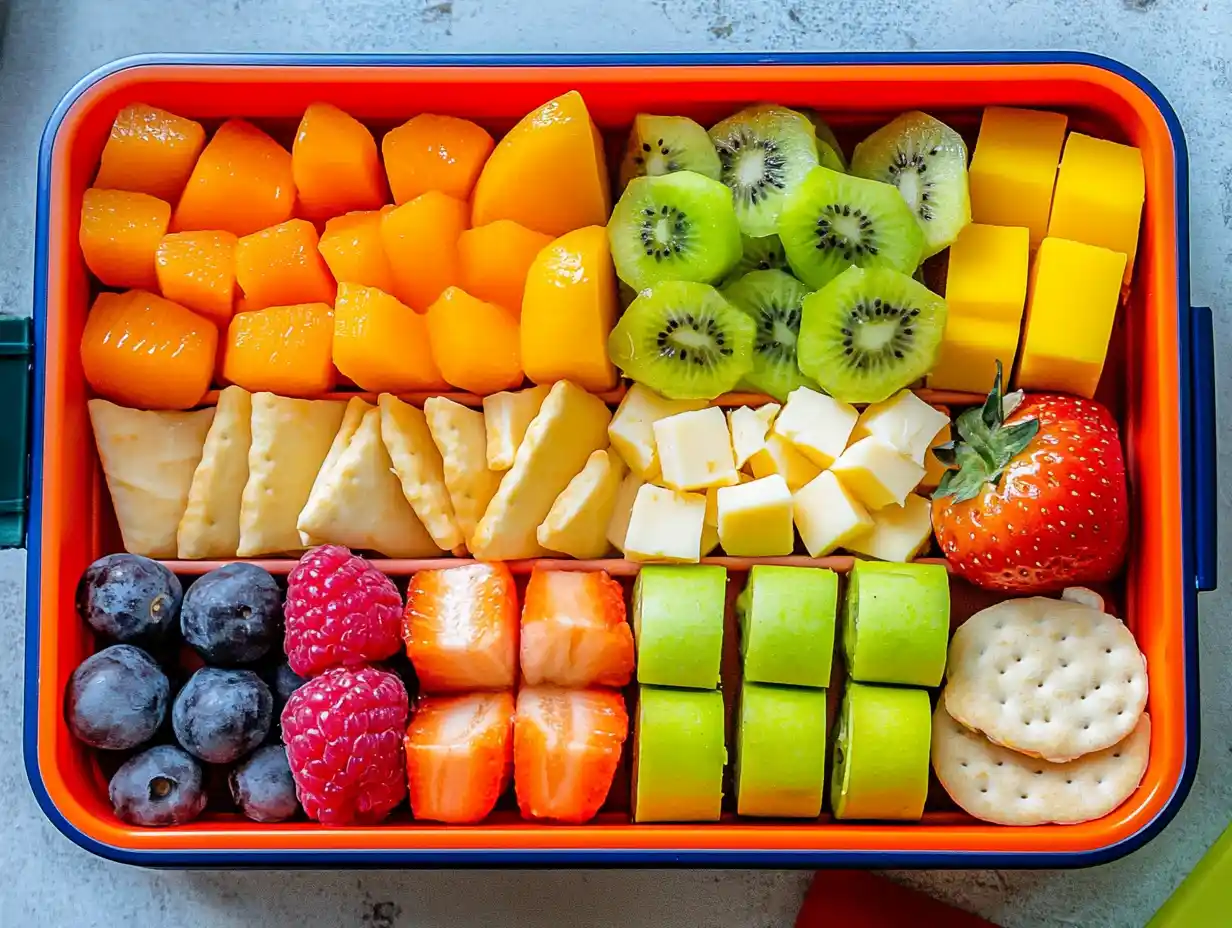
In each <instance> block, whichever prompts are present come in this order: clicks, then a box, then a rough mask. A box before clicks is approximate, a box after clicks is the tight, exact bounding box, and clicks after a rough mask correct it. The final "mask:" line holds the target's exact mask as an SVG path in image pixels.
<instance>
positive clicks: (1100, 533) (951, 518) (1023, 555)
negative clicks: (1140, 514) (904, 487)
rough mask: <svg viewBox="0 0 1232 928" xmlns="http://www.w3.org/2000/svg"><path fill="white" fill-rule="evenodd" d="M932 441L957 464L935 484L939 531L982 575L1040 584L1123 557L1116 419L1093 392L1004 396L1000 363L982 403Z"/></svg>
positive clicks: (1105, 575) (951, 551) (1074, 581)
mask: <svg viewBox="0 0 1232 928" xmlns="http://www.w3.org/2000/svg"><path fill="white" fill-rule="evenodd" d="M956 427H957V430H958V435H959V438H958V439H957V440H956V441H952V442H947V443H946V444H944V445H941V446H939V447H937V448H935V449H933V453H934V454H936V456H937V458H938V459H939V460H940V461H941V462H942V463H943V464H945V465H946V466H947V467H949V468H951V469H949V470H947V471H946V473H945V474H944V476H943V477H942V479H941V483H940V485H939V486H938V487H937V489H936V491H935V492H934V493H933V511H932V514H933V530H934V531H935V532H936V534H937V542H938V543H939V544H940V546H941V550H942V552H943V553H944V554H945V556H946V558H947V559H948V560H949V562H950V564H951V565H952V566H953V568H954V570H955V571H956V572H957V573H958V574H959V575H961V576H962V577H964V578H966V579H967V580H969V581H971V582H972V583H974V584H976V585H977V586H981V587H985V588H987V589H993V590H1004V591H1006V592H1012V593H1042V592H1049V591H1055V590H1060V589H1063V588H1064V587H1067V586H1074V585H1079V584H1085V583H1096V582H1099V581H1103V580H1109V579H1111V578H1112V577H1113V576H1114V575H1115V574H1116V572H1117V571H1118V570H1119V569H1120V567H1121V564H1122V562H1123V561H1124V560H1125V552H1126V547H1127V544H1128V536H1129V506H1128V493H1127V488H1126V482H1125V459H1124V455H1123V453H1122V450H1121V440H1120V438H1119V436H1118V435H1117V426H1116V421H1115V420H1114V419H1113V417H1112V413H1111V412H1109V411H1108V409H1107V408H1106V407H1105V406H1103V405H1101V404H1100V403H1097V402H1095V401H1093V400H1087V399H1080V398H1078V397H1074V396H1062V395H1060V394H1053V393H1038V394H1032V395H1030V396H1024V395H1023V394H1022V392H1021V391H1019V392H1017V393H1011V394H1009V395H1008V396H1004V397H1003V396H1002V390H1001V366H1000V364H998V365H997V376H996V380H995V382H994V384H993V389H992V392H991V393H990V394H989V395H988V399H987V401H986V402H985V403H984V405H983V406H982V407H976V408H972V409H968V410H967V411H966V412H964V413H963V414H962V415H961V416H959V417H958V421H957V423H956Z"/></svg>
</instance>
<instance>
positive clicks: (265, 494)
mask: <svg viewBox="0 0 1232 928" xmlns="http://www.w3.org/2000/svg"><path fill="white" fill-rule="evenodd" d="M344 411H345V410H344V407H343V404H342V403H338V402H333V401H331V400H297V399H291V398H289V397H284V396H275V395H274V394H273V393H256V394H253V397H252V444H251V446H250V447H249V449H248V482H247V483H246V484H245V485H244V495H243V497H242V499H241V502H240V543H239V548H238V549H237V551H236V554H237V556H239V557H257V556H258V555H262V554H282V553H286V552H294V551H302V550H303V548H304V543H303V541H302V540H301V539H300V537H299V531H298V530H297V529H296V527H295V524H296V521H297V520H298V519H299V514H300V511H301V510H302V509H303V508H304V504H305V503H307V502H308V496H309V494H310V493H311V492H312V485H313V483H314V482H315V481H316V478H317V474H318V473H319V472H320V470H321V465H322V464H323V463H325V458H326V456H327V455H328V454H329V449H330V445H331V444H332V443H333V440H334V436H336V435H337V434H338V429H339V427H340V426H341V425H342V416H343V413H344Z"/></svg>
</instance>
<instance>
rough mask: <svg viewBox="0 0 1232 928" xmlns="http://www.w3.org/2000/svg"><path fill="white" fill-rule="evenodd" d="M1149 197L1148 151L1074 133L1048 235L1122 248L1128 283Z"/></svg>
mask: <svg viewBox="0 0 1232 928" xmlns="http://www.w3.org/2000/svg"><path fill="white" fill-rule="evenodd" d="M1145 198H1146V178H1145V175H1144V174H1143V169H1142V152H1140V151H1138V149H1136V148H1133V147H1132V146H1129V145H1119V144H1117V143H1116V142H1106V141H1104V140H1103V139H1093V138H1091V137H1090V136H1089V135H1082V134H1080V133H1078V132H1071V133H1070V136H1069V139H1068V140H1066V142H1065V153H1064V154H1063V155H1062V156H1061V168H1060V170H1059V171H1058V172H1057V189H1056V193H1055V194H1054V195H1053V198H1052V218H1051V219H1050V220H1049V221H1048V235H1049V237H1050V238H1061V239H1068V240H1069V241H1071V242H1082V243H1083V244H1086V245H1098V246H1099V247H1100V248H1107V249H1109V250H1110V251H1119V252H1121V253H1122V254H1124V255H1125V257H1126V259H1127V260H1126V263H1125V278H1124V282H1125V285H1128V284H1129V278H1130V275H1131V274H1132V273H1133V269H1134V254H1135V253H1136V252H1137V250H1138V226H1139V224H1140V223H1141V221H1142V204H1143V201H1144V199H1145Z"/></svg>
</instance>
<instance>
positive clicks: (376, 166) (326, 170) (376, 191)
mask: <svg viewBox="0 0 1232 928" xmlns="http://www.w3.org/2000/svg"><path fill="white" fill-rule="evenodd" d="M291 170H292V172H293V174H294V176H295V188H296V190H297V191H298V193H299V209H300V215H302V216H304V217H306V218H308V219H315V220H322V219H329V218H331V217H333V216H341V215H342V214H343V213H348V212H351V211H352V210H372V209H379V208H380V207H381V205H382V204H384V203H385V202H386V200H387V198H388V197H387V192H386V188H385V172H384V171H382V170H381V157H380V155H379V154H378V153H377V150H376V140H375V139H374V138H373V137H372V133H371V132H370V131H369V130H368V127H367V126H365V125H364V124H363V123H361V122H360V121H359V120H358V119H356V118H355V117H353V116H351V115H349V114H348V113H344V112H343V111H342V110H340V109H338V107H336V106H333V105H331V104H329V103H312V104H309V106H308V108H307V109H306V110H305V111H304V118H303V119H302V120H300V124H299V130H298V131H297V132H296V133H295V143H294V144H293V145H292V146H291Z"/></svg>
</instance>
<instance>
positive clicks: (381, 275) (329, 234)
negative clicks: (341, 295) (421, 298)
mask: <svg viewBox="0 0 1232 928" xmlns="http://www.w3.org/2000/svg"><path fill="white" fill-rule="evenodd" d="M391 209H393V207H392V206H386V207H385V208H384V209H383V210H367V211H364V212H358V213H347V214H346V215H345V216H335V217H334V218H333V219H331V220H329V222H327V223H325V231H324V232H322V233H321V241H320V242H319V243H318V244H317V250H319V251H320V252H321V257H322V258H324V259H325V263H326V264H327V265H328V266H329V270H330V273H332V274H333V275H334V280H336V281H338V283H348V284H363V285H364V286H365V287H376V288H377V289H378V290H384V291H385V292H386V293H393V290H394V272H393V268H391V267H390V266H389V257H388V256H387V255H386V254H385V245H384V243H382V241H381V217H382V216H383V215H384V214H385V213H387V212H389V211H390V210H391Z"/></svg>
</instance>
